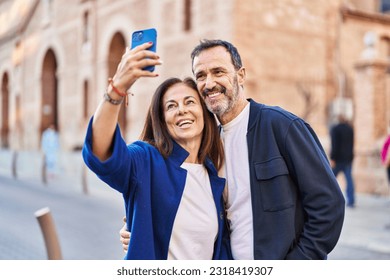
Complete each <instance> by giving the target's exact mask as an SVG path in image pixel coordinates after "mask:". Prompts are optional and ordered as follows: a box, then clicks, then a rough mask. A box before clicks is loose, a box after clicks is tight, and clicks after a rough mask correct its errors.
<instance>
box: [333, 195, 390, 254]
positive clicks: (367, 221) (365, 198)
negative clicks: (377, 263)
mask: <svg viewBox="0 0 390 280" xmlns="http://www.w3.org/2000/svg"><path fill="white" fill-rule="evenodd" d="M329 259H331V260H332V259H333V260H343V259H344V260H345V259H347V260H390V198H389V197H384V196H374V195H369V194H358V195H357V199H356V207H355V208H347V209H346V213H345V220H344V227H343V230H342V233H341V237H340V240H339V242H338V244H337V246H336V248H335V249H334V250H333V252H331V254H330V255H329Z"/></svg>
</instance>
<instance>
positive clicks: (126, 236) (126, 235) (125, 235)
mask: <svg viewBox="0 0 390 280" xmlns="http://www.w3.org/2000/svg"><path fill="white" fill-rule="evenodd" d="M123 222H124V223H125V224H124V225H123V227H122V228H121V230H120V231H119V235H120V241H121V243H122V247H123V251H125V253H127V250H128V249H129V242H130V232H129V231H128V230H127V226H126V217H124V218H123Z"/></svg>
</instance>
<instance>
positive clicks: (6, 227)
mask: <svg viewBox="0 0 390 280" xmlns="http://www.w3.org/2000/svg"><path fill="white" fill-rule="evenodd" d="M99 187H100V188H102V190H91V192H90V193H91V194H89V195H85V194H83V193H81V192H77V191H75V190H74V189H72V188H69V189H66V185H65V184H64V185H61V188H60V187H59V186H57V187H54V186H52V185H50V184H49V185H48V186H44V185H42V184H40V183H39V182H26V181H23V180H14V179H12V178H7V177H3V176H0V193H1V196H0V207H1V210H0V259H3V260H6V259H8V260H36V259H38V260H44V259H47V254H46V248H45V244H44V239H43V235H42V232H41V229H40V227H39V224H38V221H37V219H36V218H35V216H34V213H35V212H36V211H37V210H39V209H41V208H43V207H49V208H50V210H51V214H52V217H53V219H54V223H55V226H56V230H57V234H58V237H59V241H60V246H61V251H62V257H63V259H69V260H100V259H103V260H104V259H114V260H115V259H121V258H123V251H122V248H121V244H120V242H119V234H118V231H119V229H120V228H121V227H122V225H123V223H122V217H123V215H124V210H123V202H122V197H121V194H119V193H118V192H116V191H114V190H112V189H110V188H109V187H107V186H99ZM104 188H106V189H104ZM103 189H104V190H103Z"/></svg>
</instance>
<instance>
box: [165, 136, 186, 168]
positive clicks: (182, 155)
mask: <svg viewBox="0 0 390 280" xmlns="http://www.w3.org/2000/svg"><path fill="white" fill-rule="evenodd" d="M172 143H173V149H172V153H171V154H170V155H169V157H168V158H169V159H170V160H172V161H174V162H175V163H176V164H177V165H179V166H180V165H181V164H182V163H183V162H184V161H185V160H186V158H187V157H188V156H189V155H190V153H189V152H187V151H186V150H185V149H184V148H183V147H182V146H180V145H179V144H177V143H176V142H175V141H173V140H172Z"/></svg>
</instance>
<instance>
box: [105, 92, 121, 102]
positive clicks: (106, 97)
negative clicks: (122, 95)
mask: <svg viewBox="0 0 390 280" xmlns="http://www.w3.org/2000/svg"><path fill="white" fill-rule="evenodd" d="M103 97H104V100H105V101H108V102H110V103H111V104H112V105H120V104H122V102H123V99H121V100H115V99H112V98H111V96H109V95H108V93H107V92H105V93H104V95H103Z"/></svg>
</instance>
